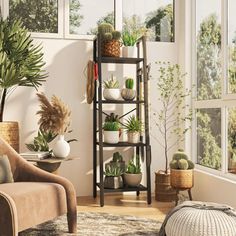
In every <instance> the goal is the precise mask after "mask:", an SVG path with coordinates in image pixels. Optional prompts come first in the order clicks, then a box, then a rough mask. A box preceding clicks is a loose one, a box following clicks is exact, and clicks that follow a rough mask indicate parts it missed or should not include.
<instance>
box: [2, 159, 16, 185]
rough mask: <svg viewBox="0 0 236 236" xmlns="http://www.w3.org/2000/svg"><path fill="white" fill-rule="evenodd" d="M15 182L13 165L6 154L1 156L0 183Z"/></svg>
mask: <svg viewBox="0 0 236 236" xmlns="http://www.w3.org/2000/svg"><path fill="white" fill-rule="evenodd" d="M12 182H14V180H13V176H12V172H11V165H10V162H9V160H8V157H7V156H6V155H1V156H0V184H3V183H12Z"/></svg>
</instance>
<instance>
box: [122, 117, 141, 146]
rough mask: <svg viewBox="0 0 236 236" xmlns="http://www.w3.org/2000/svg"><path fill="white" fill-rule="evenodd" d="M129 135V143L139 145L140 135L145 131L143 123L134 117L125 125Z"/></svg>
mask: <svg viewBox="0 0 236 236" xmlns="http://www.w3.org/2000/svg"><path fill="white" fill-rule="evenodd" d="M124 127H125V129H126V132H127V135H128V142H129V143H139V142H140V134H141V132H142V131H143V123H142V121H140V120H139V119H138V118H136V117H135V116H134V115H132V116H131V117H129V119H128V120H127V121H126V123H125V124H124Z"/></svg>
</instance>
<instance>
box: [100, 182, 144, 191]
mask: <svg viewBox="0 0 236 236" xmlns="http://www.w3.org/2000/svg"><path fill="white" fill-rule="evenodd" d="M96 185H97V187H99V188H101V187H100V183H97V184H96ZM136 191H147V187H144V186H143V185H141V184H140V185H139V186H137V187H129V186H127V187H124V188H118V189H110V188H104V192H105V193H112V192H113V193H114V192H136Z"/></svg>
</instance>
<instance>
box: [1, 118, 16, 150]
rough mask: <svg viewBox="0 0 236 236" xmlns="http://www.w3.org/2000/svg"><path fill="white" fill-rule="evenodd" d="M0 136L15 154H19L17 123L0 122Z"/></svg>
mask: <svg viewBox="0 0 236 236" xmlns="http://www.w3.org/2000/svg"><path fill="white" fill-rule="evenodd" d="M0 136H1V138H3V139H4V140H5V141H6V142H7V143H8V144H9V145H11V146H12V147H13V148H14V149H15V150H16V151H17V152H19V125H18V122H0Z"/></svg>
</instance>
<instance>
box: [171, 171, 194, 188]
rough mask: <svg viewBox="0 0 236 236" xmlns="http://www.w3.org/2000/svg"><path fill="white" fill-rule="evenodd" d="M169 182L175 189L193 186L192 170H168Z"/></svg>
mask: <svg viewBox="0 0 236 236" xmlns="http://www.w3.org/2000/svg"><path fill="white" fill-rule="evenodd" d="M170 184H171V186H172V187H173V188H175V189H180V190H184V189H190V188H192V187H193V170H175V169H171V170H170Z"/></svg>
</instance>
